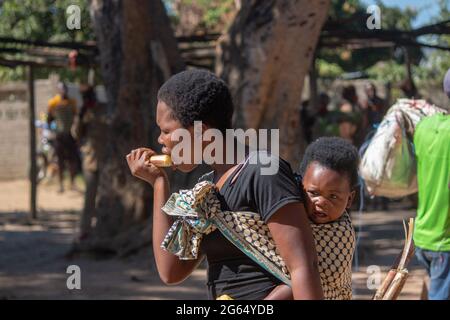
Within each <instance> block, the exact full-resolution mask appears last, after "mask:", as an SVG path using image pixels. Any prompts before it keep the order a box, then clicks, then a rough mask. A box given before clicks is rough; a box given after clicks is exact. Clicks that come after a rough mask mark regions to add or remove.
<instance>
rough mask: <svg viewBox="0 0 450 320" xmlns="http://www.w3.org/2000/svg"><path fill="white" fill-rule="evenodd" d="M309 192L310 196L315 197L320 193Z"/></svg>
mask: <svg viewBox="0 0 450 320" xmlns="http://www.w3.org/2000/svg"><path fill="white" fill-rule="evenodd" d="M307 192H308V193H309V194H311V195H313V196H317V195H319V193H318V192H316V191H307Z"/></svg>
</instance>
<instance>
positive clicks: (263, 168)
mask: <svg viewBox="0 0 450 320" xmlns="http://www.w3.org/2000/svg"><path fill="white" fill-rule="evenodd" d="M244 171H245V172H246V173H247V174H251V175H256V176H269V177H270V176H277V175H280V174H281V175H289V176H290V177H292V178H294V172H293V171H292V168H291V165H290V164H289V162H287V161H286V160H284V159H283V158H282V157H280V156H279V155H278V154H276V153H273V152H270V151H268V150H255V151H251V152H250V153H249V154H248V156H247V157H246V159H245V161H244V162H243V165H242V172H244Z"/></svg>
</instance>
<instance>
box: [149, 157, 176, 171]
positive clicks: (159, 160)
mask: <svg viewBox="0 0 450 320" xmlns="http://www.w3.org/2000/svg"><path fill="white" fill-rule="evenodd" d="M147 162H148V163H151V164H153V165H155V166H157V167H160V168H166V167H171V166H173V163H172V159H171V158H170V156H169V155H167V154H159V155H154V156H151V157H150V158H148V160H147Z"/></svg>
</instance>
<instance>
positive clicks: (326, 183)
mask: <svg viewBox="0 0 450 320" xmlns="http://www.w3.org/2000/svg"><path fill="white" fill-rule="evenodd" d="M303 187H304V189H305V191H306V195H307V199H306V211H307V213H308V216H309V218H310V219H311V220H312V221H313V222H314V223H319V224H320V223H328V222H332V221H336V220H338V219H339V218H340V217H341V216H342V214H343V213H344V211H345V209H347V208H349V207H350V206H351V204H352V201H353V198H354V196H355V192H354V191H352V190H351V188H350V182H349V178H348V177H347V176H345V175H343V174H341V173H339V172H336V171H334V170H331V169H328V168H326V167H324V166H322V165H320V164H319V163H318V162H311V163H310V164H309V166H308V168H307V169H306V172H305V174H304V177H303Z"/></svg>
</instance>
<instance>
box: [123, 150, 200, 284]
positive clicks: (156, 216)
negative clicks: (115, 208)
mask: <svg viewBox="0 0 450 320" xmlns="http://www.w3.org/2000/svg"><path fill="white" fill-rule="evenodd" d="M154 153H155V152H154V151H153V150H151V149H147V148H140V149H136V150H133V151H132V152H131V153H130V154H128V155H127V162H128V166H129V167H130V170H131V173H132V174H133V175H134V176H136V177H138V178H140V179H142V180H144V181H146V182H148V183H150V184H151V185H152V186H153V235H152V237H153V239H152V242H153V253H154V255H155V260H156V267H157V269H158V273H159V276H160V278H161V280H162V281H163V282H164V283H165V284H177V283H180V282H182V281H183V280H185V279H186V278H187V277H189V275H191V273H192V272H193V271H194V270H195V269H196V268H197V266H198V265H199V264H200V262H201V261H202V260H203V257H199V258H198V259H196V260H180V259H178V257H177V256H175V255H173V254H172V253H169V252H167V251H165V250H164V249H162V248H161V243H162V241H163V240H164V237H165V236H166V234H167V231H169V228H170V227H171V226H172V224H173V220H172V219H171V218H170V217H169V216H168V215H166V214H165V213H164V212H163V211H162V210H161V208H162V207H163V205H164V204H165V203H166V201H167V200H168V198H169V190H170V187H169V180H168V178H167V175H166V173H165V172H164V171H163V170H161V169H159V168H157V167H155V166H154V165H149V164H146V159H148V157H149V156H151V155H153V154H154Z"/></svg>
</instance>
